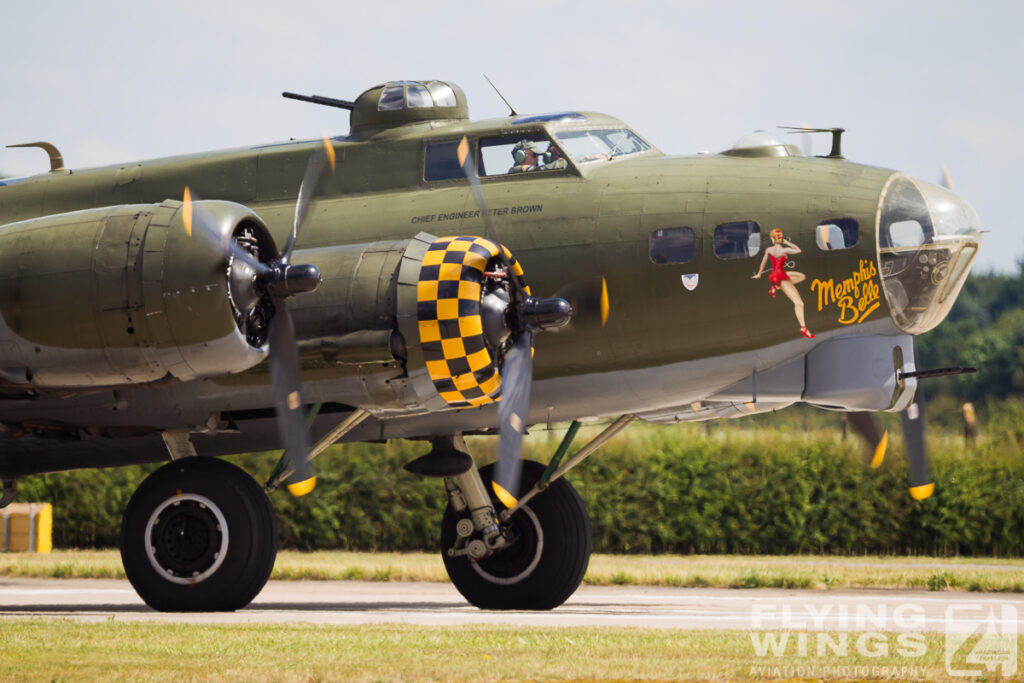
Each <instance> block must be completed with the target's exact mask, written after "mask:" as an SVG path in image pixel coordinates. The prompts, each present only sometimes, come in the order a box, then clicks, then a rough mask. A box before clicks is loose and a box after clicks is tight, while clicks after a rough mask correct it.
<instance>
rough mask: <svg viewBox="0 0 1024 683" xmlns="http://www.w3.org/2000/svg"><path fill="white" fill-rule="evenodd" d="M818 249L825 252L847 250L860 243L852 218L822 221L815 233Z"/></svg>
mask: <svg viewBox="0 0 1024 683" xmlns="http://www.w3.org/2000/svg"><path fill="white" fill-rule="evenodd" d="M815 234H816V236H817V242H818V248H819V249H824V250H825V251H831V250H834V249H849V248H850V247H855V246H857V242H859V241H860V228H859V226H858V225H857V221H855V220H854V219H852V218H835V219H830V220H827V221H822V222H821V223H819V224H818V229H817V230H816V231H815Z"/></svg>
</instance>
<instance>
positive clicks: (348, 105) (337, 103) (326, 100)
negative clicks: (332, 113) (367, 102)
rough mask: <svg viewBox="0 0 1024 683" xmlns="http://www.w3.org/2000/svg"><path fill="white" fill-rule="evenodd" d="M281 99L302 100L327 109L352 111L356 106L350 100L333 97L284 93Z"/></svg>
mask: <svg viewBox="0 0 1024 683" xmlns="http://www.w3.org/2000/svg"><path fill="white" fill-rule="evenodd" d="M281 97H287V98H288V99H290V100H301V101H302V102H312V103H313V104H322V105H324V106H326V107H337V108H338V109H348V110H349V111H352V109H353V108H354V107H355V106H356V104H355V102H349V101H348V100H336V99H334V98H333V97H323V96H322V95H300V94H298V93H294V92H283V93H281Z"/></svg>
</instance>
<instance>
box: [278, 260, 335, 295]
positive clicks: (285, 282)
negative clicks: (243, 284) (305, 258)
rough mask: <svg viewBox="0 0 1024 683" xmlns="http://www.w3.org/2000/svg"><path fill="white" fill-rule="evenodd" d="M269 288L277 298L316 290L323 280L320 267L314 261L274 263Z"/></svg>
mask: <svg viewBox="0 0 1024 683" xmlns="http://www.w3.org/2000/svg"><path fill="white" fill-rule="evenodd" d="M272 273H273V274H272V276H271V280H270V282H268V283H267V289H268V290H269V291H270V293H271V294H272V295H273V296H275V297H277V298H282V299H283V298H285V297H289V296H294V295H296V294H304V293H306V292H315V291H316V290H317V288H319V287H320V283H321V282H323V276H322V275H321V274H320V269H319V268H317V267H316V266H314V265H313V264H312V263H306V264H301V265H291V264H289V263H278V264H275V265H274V268H273V271H272Z"/></svg>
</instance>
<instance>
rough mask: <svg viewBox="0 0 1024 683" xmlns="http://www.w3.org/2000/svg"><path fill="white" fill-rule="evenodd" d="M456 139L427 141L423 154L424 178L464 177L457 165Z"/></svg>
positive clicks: (457, 143) (457, 144) (457, 145)
mask: <svg viewBox="0 0 1024 683" xmlns="http://www.w3.org/2000/svg"><path fill="white" fill-rule="evenodd" d="M458 147H459V141H458V140H450V141H445V142H428V143H427V148H426V152H425V153H424V155H423V179H424V180H452V179H454V178H464V177H465V176H464V175H463V173H462V167H461V166H459V157H458V152H457V150H458Z"/></svg>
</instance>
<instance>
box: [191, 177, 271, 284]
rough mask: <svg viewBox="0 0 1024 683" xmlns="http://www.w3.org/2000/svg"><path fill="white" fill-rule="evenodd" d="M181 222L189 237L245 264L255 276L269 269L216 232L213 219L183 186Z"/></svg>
mask: <svg viewBox="0 0 1024 683" xmlns="http://www.w3.org/2000/svg"><path fill="white" fill-rule="evenodd" d="M181 220H182V222H183V223H184V224H185V232H186V233H188V236H189V237H193V236H195V235H198V236H199V238H200V239H203V240H205V241H206V242H207V243H209V244H210V245H211V246H213V247H216V248H217V249H218V250H220V251H221V252H222V253H223V254H224V255H225V256H228V255H231V256H233V257H234V258H236V259H239V260H240V261H242V262H244V263H246V264H247V265H248V266H250V267H251V268H252V269H253V270H254V271H256V273H257V275H261V276H266V275H268V274H269V273H270V271H271V269H270V268H269V267H268V266H267V265H266V264H265V263H261V262H260V261H258V260H256V257H254V256H253V255H252V254H250V253H249V252H248V251H247V250H246V249H244V248H243V247H242V245H240V244H239V243H238V242H236V241H235V240H234V238H232V237H231V236H230V235H229V234H227V233H225V232H222V231H220V230H216V229H214V227H213V223H214V217H213V216H211V215H210V213H209V211H206V210H204V208H203V205H202V204H201V203H199V200H198V199H197V198H196V197H195V196H194V195H193V194H192V191H191V190H190V189H189V188H188V186H187V185H186V186H185V191H184V193H183V196H182V207H181Z"/></svg>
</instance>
